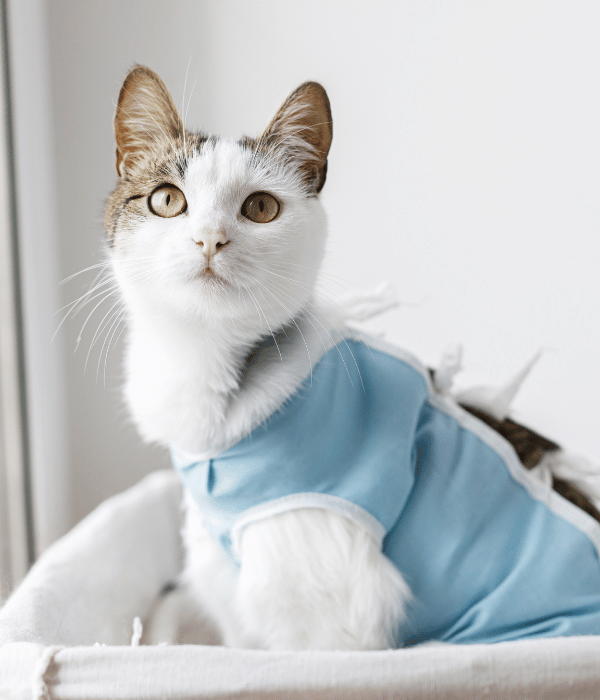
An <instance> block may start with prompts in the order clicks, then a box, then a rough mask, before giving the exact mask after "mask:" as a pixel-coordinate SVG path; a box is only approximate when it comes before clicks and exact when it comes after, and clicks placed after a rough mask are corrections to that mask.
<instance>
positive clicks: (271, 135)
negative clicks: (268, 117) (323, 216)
mask: <svg viewBox="0 0 600 700" xmlns="http://www.w3.org/2000/svg"><path fill="white" fill-rule="evenodd" d="M332 137H333V125H332V121H331V107H330V105H329V98H328V97H327V93H326V92H325V89H324V88H323V86H321V85H319V83H313V82H308V83H302V85H300V87H298V88H296V89H295V90H294V92H292V93H291V95H290V96H289V97H288V98H287V99H286V100H285V102H284V103H283V104H282V105H281V107H280V108H279V110H278V112H277V114H276V115H275V116H274V117H273V120H272V121H271V123H270V124H269V126H268V127H267V128H266V129H265V132H264V133H263V135H262V136H261V138H260V141H259V143H260V144H263V145H266V146H267V147H268V148H269V149H273V150H274V151H282V152H284V153H285V154H286V155H289V156H290V157H291V158H292V159H294V160H296V161H297V162H298V163H299V166H300V171H301V174H302V177H303V179H304V181H305V182H306V185H307V187H308V189H309V191H310V192H311V194H317V193H318V192H320V191H321V190H322V189H323V185H324V184H325V177H326V175H327V155H328V153H329V148H330V146H331V139H332Z"/></svg>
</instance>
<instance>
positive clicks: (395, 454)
mask: <svg viewBox="0 0 600 700" xmlns="http://www.w3.org/2000/svg"><path fill="white" fill-rule="evenodd" d="M173 457H174V463H175V466H176V468H177V469H178V470H179V472H180V474H181V476H182V479H183V482H184V484H185V485H186V486H187V488H188V489H189V490H190V491H191V494H192V496H193V498H194V500H195V501H196V503H197V504H198V506H199V507H200V509H201V510H202V511H203V512H204V514H205V516H206V521H207V526H208V528H209V530H210V531H211V533H212V534H213V536H214V537H215V538H217V539H218V540H219V541H220V542H221V543H222V545H223V547H224V548H225V549H226V550H227V551H228V552H230V554H231V555H232V556H233V557H234V558H235V557H236V552H237V544H236V543H237V541H238V540H239V534H240V532H241V530H242V529H243V527H244V526H245V525H246V524H248V523H250V522H252V521H254V520H257V519H260V518H264V517H269V516H270V515H273V514H274V513H278V512H282V511H284V510H290V509H294V508H305V507H319V508H327V509H329V510H333V511H335V512H338V513H341V514H343V515H345V516H347V517H350V518H353V519H355V520H358V521H360V522H361V523H362V524H364V525H365V526H366V527H367V528H368V529H369V530H370V531H371V532H372V534H373V536H374V537H375V538H376V539H377V540H378V541H379V542H380V543H381V547H382V550H383V552H384V553H385V554H386V556H388V557H389V558H390V559H391V561H392V562H393V563H394V564H395V565H396V566H397V567H398V569H399V570H400V572H401V573H402V574H403V576H404V577H405V579H406V581H407V583H408V584H409V586H410V588H411V591H412V593H413V599H412V601H411V602H410V603H409V610H408V617H407V620H406V622H405V624H404V625H403V627H402V629H400V630H398V643H399V644H403V645H406V644H413V643H417V642H420V641H424V640H427V639H439V640H442V641H448V642H457V643H458V642H463V643H475V642H498V641H506V640H514V639H521V638H525V637H551V636H564V635H579V634H600V562H599V558H598V546H599V545H600V526H599V524H598V523H597V522H596V521H595V520H594V519H593V518H591V516H589V515H587V514H586V513H584V512H583V511H582V510H580V509H579V508H577V507H576V506H574V505H573V504H571V503H569V502H568V501H566V500H564V499H563V498H562V497H560V496H559V495H558V494H557V493H555V492H554V491H551V490H548V489H547V488H545V487H544V486H543V485H542V484H541V482H538V481H537V480H536V479H535V478H534V477H533V476H532V475H531V474H529V473H528V472H527V471H526V470H525V469H524V468H523V467H522V465H521V464H520V462H519V460H518V458H517V456H516V454H515V452H514V450H513V448H512V446H511V445H509V444H508V443H507V442H506V441H505V440H504V439H503V438H502V437H501V436H499V435H498V434H497V433H495V432H494V431H493V430H491V429H490V428H488V427H487V426H486V425H484V424H483V423H481V422H480V421H478V420H477V419H475V418H474V417H473V416H471V415H470V414H468V413H467V412H465V411H463V410H461V409H460V408H459V407H458V406H457V405H456V404H455V403H454V402H452V401H451V400H449V399H445V398H443V397H441V396H440V395H438V394H437V393H436V392H434V391H433V390H432V388H431V385H430V383H429V379H428V376H427V372H426V371H425V370H424V369H423V368H422V367H421V366H420V365H419V363H418V362H417V361H416V360H414V359H413V358H412V357H410V356H409V355H408V354H406V353H404V352H403V351H401V350H400V349H398V348H394V347H393V346H390V345H387V344H383V343H379V342H377V341H369V340H366V339H360V340H356V339H348V340H345V341H342V342H341V343H339V344H338V345H336V346H335V347H333V348H331V349H330V350H328V351H327V352H326V353H325V354H324V355H323V356H322V357H321V359H320V360H319V362H318V363H317V364H316V365H315V367H314V368H313V372H312V377H308V378H306V379H305V380H304V381H303V382H302V383H301V384H300V386H299V387H298V389H297V391H296V392H295V393H294V394H293V395H292V396H291V397H290V398H289V399H288V400H287V402H285V404H284V405H283V406H282V407H281V408H280V410H278V411H276V412H275V413H273V414H272V415H271V416H270V417H269V418H268V419H267V420H266V421H264V422H263V423H262V424H261V425H260V426H258V427H257V428H255V429H254V430H253V431H252V432H251V433H250V434H249V435H247V436H246V437H245V438H243V439H242V440H241V441H240V442H238V443H237V444H236V445H233V446H232V447H230V448H229V449H227V450H225V451H224V452H222V453H221V454H219V455H218V456H215V457H213V458H212V459H208V460H204V461H198V462H196V461H193V462H191V463H190V462H189V460H187V461H186V459H185V458H183V457H182V456H181V455H180V454H178V453H177V452H176V451H173Z"/></svg>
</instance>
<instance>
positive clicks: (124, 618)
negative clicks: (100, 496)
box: [0, 472, 600, 700]
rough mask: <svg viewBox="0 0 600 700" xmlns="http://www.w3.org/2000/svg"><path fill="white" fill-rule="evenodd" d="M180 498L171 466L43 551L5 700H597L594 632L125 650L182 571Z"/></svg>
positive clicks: (7, 667)
mask: <svg viewBox="0 0 600 700" xmlns="http://www.w3.org/2000/svg"><path fill="white" fill-rule="evenodd" d="M180 500H181V487H180V484H179V480H178V477H177V476H176V475H175V474H174V473H173V472H159V473H157V474H153V475H151V476H150V477H148V478H146V479H145V480H144V481H142V482H140V484H138V485H137V486H135V487H133V488H132V489H131V490H129V491H127V492H125V493H123V494H121V495H119V496H117V497H115V498H112V499H110V500H108V501H107V502H106V503H104V504H103V505H102V506H101V508H100V509H99V510H97V511H96V512H94V513H92V514H91V515H90V516H89V517H88V518H86V519H85V520H84V521H83V522H82V523H81V524H80V525H79V526H78V528H77V529H76V530H75V531H74V532H73V533H71V534H70V535H68V536H67V537H65V538H63V540H61V541H60V542H57V543H56V544H55V545H54V546H53V547H51V548H50V549H49V550H48V551H47V552H46V554H45V555H44V557H43V558H42V559H41V560H40V561H39V562H38V564H36V566H35V567H34V569H32V571H31V572H30V574H29V575H28V576H27V578H26V579H25V580H24V581H23V583H22V584H21V586H20V587H19V589H17V591H15V593H14V594H13V597H12V598H11V599H10V600H9V601H8V602H7V604H6V605H5V606H4V608H2V609H1V610H0V639H2V642H3V643H2V644H1V645H0V698H2V700H142V698H143V700H164V698H170V699H171V700H200V699H202V698H210V699H214V700H220V699H223V700H224V699H226V698H232V697H243V698H245V699H247V700H272V698H274V697H277V698H280V697H285V698H289V699H290V700H314V699H315V698H326V699H327V700H388V699H389V698H392V697H407V698H408V697H409V698H411V700H476V699H477V700H483V699H485V700H514V698H544V700H564V698H577V699H578V700H596V699H597V698H598V693H599V690H598V689H599V688H600V670H599V668H598V658H600V637H570V638H556V639H540V640H524V641H519V642H506V643H501V644H491V645H472V646H467V647H465V646H458V645H442V646H418V647H414V648H413V649H400V650H396V651H382V652H300V653H299V652H289V653H283V652H281V653H279V652H278V653H276V652H261V651H249V650H238V649H225V648H222V647H203V646H156V647H147V646H136V647H132V646H129V642H130V640H131V637H132V631H133V619H134V617H135V616H136V615H140V616H142V617H143V616H144V615H145V614H146V612H147V608H148V600H149V599H150V598H152V597H153V596H155V595H156V594H157V592H158V590H159V588H160V586H161V585H162V583H163V582H164V580H165V579H169V578H170V577H174V576H176V575H177V573H178V571H179V567H180V561H179V558H178V556H177V553H175V556H174V552H173V548H174V547H177V542H178V538H179V529H180V527H181V523H182V520H181V511H180ZM98 577H100V578H101V585H98V586H97V585H96V583H95V579H97V578H98ZM71 580H73V581H77V585H76V586H73V585H71V584H70V583H69V582H70V581H71ZM86 587H87V588H89V593H88V596H87V598H86V606H87V612H86V614H85V615H83V614H81V611H82V610H85V609H86V606H82V605H80V602H81V596H82V595H83V593H82V588H83V589H85V588H86ZM61 618H64V619H65V620H68V623H67V624H66V625H65V624H63V625H60V624H59V622H60V619H61ZM24 638H27V639H29V640H30V641H23V640H24ZM34 639H38V640H40V641H38V642H37V643H36V642H35V641H33V640H34ZM74 640H77V641H74ZM108 640H112V642H109V643H108V645H107V646H104V644H95V643H96V642H107V641H108ZM115 644H118V645H120V646H114V645H115ZM57 646H58V647H61V646H63V647H64V648H58V649H57V648H56V647H57Z"/></svg>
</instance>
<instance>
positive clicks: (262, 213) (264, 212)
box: [241, 192, 281, 224]
mask: <svg viewBox="0 0 600 700" xmlns="http://www.w3.org/2000/svg"><path fill="white" fill-rule="evenodd" d="M280 209H281V205H280V204H279V200H277V199H275V197H273V195H272V194H269V193H268V192H253V193H252V194H251V195H250V196H249V197H246V201H245V202H244V203H243V204H242V209H241V212H242V216H243V217H244V218H245V219H250V221H254V222H255V223H257V224H268V223H269V221H273V219H275V218H277V215H278V214H279V210H280Z"/></svg>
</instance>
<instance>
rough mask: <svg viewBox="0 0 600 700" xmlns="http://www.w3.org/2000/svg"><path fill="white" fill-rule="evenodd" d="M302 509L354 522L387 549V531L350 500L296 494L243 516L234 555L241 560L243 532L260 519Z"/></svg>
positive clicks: (234, 532) (234, 533)
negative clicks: (333, 515)
mask: <svg viewBox="0 0 600 700" xmlns="http://www.w3.org/2000/svg"><path fill="white" fill-rule="evenodd" d="M300 508H321V509H323V510H329V511H331V512H332V513H337V514H338V515H343V516H344V517H346V518H349V519H350V520H354V521H355V522H358V523H359V524H360V525H362V526H363V527H364V528H366V529H367V530H368V531H369V532H370V534H371V535H372V536H373V539H374V540H375V542H376V543H377V546H378V547H379V548H382V547H383V538H384V537H385V536H386V534H387V533H386V531H385V528H384V527H383V525H382V524H381V523H380V522H379V520H377V518H375V516H374V515H372V514H371V513H369V511H367V510H365V509H364V508H362V507H361V506H358V505H356V503H352V501H347V500H346V499H345V498H340V497H339V496H332V495H330V494H324V493H295V494H292V495H290V496H284V497H283V498H277V499H276V500H274V501H269V502H268V503H262V504H261V505H258V506H254V507H253V508H248V510H245V511H244V512H243V513H242V514H241V515H240V517H239V518H238V519H237V520H236V522H235V524H234V525H233V527H232V528H231V543H232V550H233V554H234V556H235V557H236V558H239V557H240V555H241V538H242V532H243V530H244V528H245V527H246V526H247V525H250V523H253V522H256V521H257V520H263V519H264V518H270V517H271V516H273V515H279V513H285V512H287V511H290V510H299V509H300Z"/></svg>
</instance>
